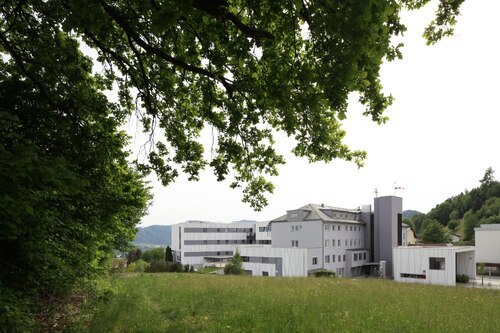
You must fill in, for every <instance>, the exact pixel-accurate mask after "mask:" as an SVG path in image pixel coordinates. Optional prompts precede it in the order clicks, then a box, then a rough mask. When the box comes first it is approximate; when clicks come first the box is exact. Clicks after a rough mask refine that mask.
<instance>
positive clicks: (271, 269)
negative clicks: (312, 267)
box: [239, 245, 315, 276]
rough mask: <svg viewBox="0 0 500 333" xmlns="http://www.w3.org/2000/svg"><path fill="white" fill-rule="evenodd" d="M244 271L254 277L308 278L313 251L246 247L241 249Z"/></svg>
mask: <svg viewBox="0 0 500 333" xmlns="http://www.w3.org/2000/svg"><path fill="white" fill-rule="evenodd" d="M239 251H240V253H241V257H242V259H243V269H244V270H245V271H246V273H247V274H250V275H254V276H307V272H308V268H309V265H308V262H309V261H310V259H311V257H312V256H314V252H315V251H314V250H313V249H299V248H276V247H270V246H262V245H245V246H241V247H240V248H239Z"/></svg>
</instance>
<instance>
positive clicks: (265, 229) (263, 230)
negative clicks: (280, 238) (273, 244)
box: [259, 225, 271, 232]
mask: <svg viewBox="0 0 500 333" xmlns="http://www.w3.org/2000/svg"><path fill="white" fill-rule="evenodd" d="M269 231H271V226H270V225H269V226H267V227H259V232H269Z"/></svg>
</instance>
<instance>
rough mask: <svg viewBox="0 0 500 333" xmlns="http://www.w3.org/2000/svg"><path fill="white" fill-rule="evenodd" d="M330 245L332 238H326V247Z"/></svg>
mask: <svg viewBox="0 0 500 333" xmlns="http://www.w3.org/2000/svg"><path fill="white" fill-rule="evenodd" d="M329 245H330V240H329V239H325V247H328V246H329Z"/></svg>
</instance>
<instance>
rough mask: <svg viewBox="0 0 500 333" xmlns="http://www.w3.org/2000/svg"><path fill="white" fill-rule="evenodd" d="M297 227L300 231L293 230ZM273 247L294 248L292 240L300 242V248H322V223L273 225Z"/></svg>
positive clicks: (306, 222) (281, 223)
mask: <svg viewBox="0 0 500 333" xmlns="http://www.w3.org/2000/svg"><path fill="white" fill-rule="evenodd" d="M292 227H297V228H298V230H296V229H292ZM271 228H272V234H273V240H272V246H273V247H282V248H287V247H292V240H298V241H299V246H298V247H299V248H321V246H322V244H321V242H322V237H321V233H322V231H323V230H322V221H319V220H318V221H298V222H273V223H271Z"/></svg>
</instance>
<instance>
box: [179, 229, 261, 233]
mask: <svg viewBox="0 0 500 333" xmlns="http://www.w3.org/2000/svg"><path fill="white" fill-rule="evenodd" d="M184 232H185V233H198V232H246V233H251V232H253V228H184Z"/></svg>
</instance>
